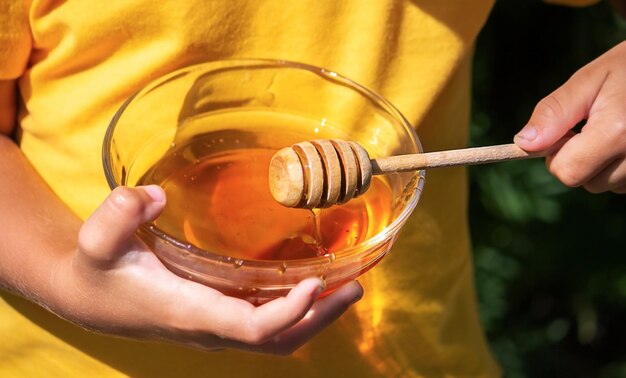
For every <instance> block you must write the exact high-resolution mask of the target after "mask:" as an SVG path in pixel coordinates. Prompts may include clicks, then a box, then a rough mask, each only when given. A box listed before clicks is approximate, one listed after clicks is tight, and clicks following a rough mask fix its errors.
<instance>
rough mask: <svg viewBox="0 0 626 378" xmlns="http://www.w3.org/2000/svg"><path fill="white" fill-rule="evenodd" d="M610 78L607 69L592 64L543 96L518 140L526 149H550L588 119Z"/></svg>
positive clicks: (517, 136) (519, 134)
mask: <svg viewBox="0 0 626 378" xmlns="http://www.w3.org/2000/svg"><path fill="white" fill-rule="evenodd" d="M606 77H607V72H606V70H605V69H596V65H594V64H589V65H587V66H585V67H583V68H582V69H580V70H579V71H578V72H576V73H575V74H574V75H572V77H571V78H570V79H569V80H568V81H567V82H565V84H563V85H562V86H561V87H559V88H558V89H557V90H555V91H554V92H552V93H551V94H550V95H548V96H547V97H545V98H543V99H542V100H541V101H539V103H538V104H537V106H536V107H535V109H534V111H533V113H532V115H531V117H530V120H529V121H528V123H527V124H526V126H524V128H523V129H522V130H521V131H520V132H519V133H518V134H517V135H516V136H515V138H514V141H515V143H516V144H517V145H518V146H519V147H520V148H522V149H524V150H527V151H541V150H545V149H547V148H549V147H550V146H552V144H554V143H555V142H556V141H558V140H559V139H560V138H561V137H563V136H564V135H565V134H566V133H567V131H568V130H571V129H572V128H573V127H574V126H576V125H577V124H578V123H579V122H581V121H582V120H584V119H586V118H587V117H588V116H589V114H590V110H591V107H592V106H593V104H594V101H595V99H596V96H597V95H598V93H599V92H600V90H601V88H602V86H603V84H604V82H605V80H606Z"/></svg>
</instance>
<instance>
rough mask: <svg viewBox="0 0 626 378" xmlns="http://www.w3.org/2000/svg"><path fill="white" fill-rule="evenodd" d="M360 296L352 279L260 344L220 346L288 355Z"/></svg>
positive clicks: (359, 288) (225, 343)
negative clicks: (282, 330) (292, 324)
mask: <svg viewBox="0 0 626 378" xmlns="http://www.w3.org/2000/svg"><path fill="white" fill-rule="evenodd" d="M362 296H363V288H362V287H361V285H360V284H359V283H358V282H356V281H353V282H350V283H348V284H346V285H343V286H342V287H341V288H339V289H338V290H337V291H335V292H333V293H332V294H330V295H328V296H327V297H324V298H322V299H320V300H318V301H317V302H315V304H314V305H313V307H312V308H311V310H310V311H309V312H308V313H307V315H306V316H305V317H304V318H303V319H302V320H301V321H300V322H298V323H297V324H295V325H294V326H293V327H291V328H289V329H288V330H286V331H285V332H282V333H279V334H278V335H276V336H274V337H273V338H272V339H271V340H270V341H268V342H266V343H263V344H261V345H247V344H242V343H240V342H235V341H228V340H225V342H224V343H223V346H225V347H227V348H231V349H243V350H247V351H251V352H258V353H266V354H277V355H289V354H291V353H293V352H294V351H296V350H297V349H298V348H299V347H301V346H302V345H304V344H305V343H306V342H307V341H309V340H310V339H312V338H313V337H314V336H315V335H317V334H318V333H319V332H321V331H322V330H323V329H325V328H326V327H328V326H329V325H330V324H331V323H333V322H334V321H335V320H337V318H339V317H340V316H341V315H342V314H343V313H344V312H345V311H346V310H347V309H348V308H349V307H350V306H351V305H352V304H354V303H356V302H357V301H358V300H360V299H361V297H362Z"/></svg>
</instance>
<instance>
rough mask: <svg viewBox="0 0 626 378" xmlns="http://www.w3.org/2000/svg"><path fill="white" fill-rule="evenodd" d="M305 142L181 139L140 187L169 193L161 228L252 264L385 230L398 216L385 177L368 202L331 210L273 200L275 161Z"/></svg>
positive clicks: (248, 136) (243, 135)
mask: <svg viewBox="0 0 626 378" xmlns="http://www.w3.org/2000/svg"><path fill="white" fill-rule="evenodd" d="M242 129H243V130H246V131H242ZM255 130H256V131H255ZM268 133H270V135H268ZM298 138H300V140H302V136H301V135H297V136H296V135H293V134H289V133H288V132H280V133H277V132H273V131H272V128H271V127H269V126H268V127H258V125H256V127H254V128H253V129H246V128H245V127H240V128H239V129H234V128H233V129H226V130H222V131H216V132H207V133H203V134H200V135H194V136H193V137H191V138H187V139H184V140H182V141H181V140H177V141H176V142H175V143H173V144H172V146H171V147H170V149H169V150H168V151H167V152H166V153H165V155H164V156H163V157H162V158H161V159H160V160H159V161H158V162H157V163H156V164H154V165H153V166H152V168H150V169H149V170H148V172H147V173H146V174H145V175H144V176H143V177H142V178H141V180H140V181H139V183H138V184H140V185H142V184H158V185H160V186H161V187H162V188H163V189H164V190H165V192H166V195H167V205H166V207H165V209H164V211H163V212H162V214H161V215H160V216H159V217H158V218H157V219H156V221H155V222H154V224H155V226H156V227H158V228H159V229H161V230H162V231H165V232H167V233H169V234H170V235H172V236H174V237H175V238H177V239H179V240H181V241H182V242H184V243H189V244H192V245H194V246H196V247H198V248H201V249H203V250H206V251H209V252H213V253H217V254H220V255H225V256H230V257H234V258H238V259H253V260H293V259H303V258H310V257H316V256H320V255H327V254H331V255H332V254H334V253H336V252H337V251H340V250H342V249H345V248H347V247H351V246H354V245H356V244H358V243H360V242H362V241H364V240H366V239H368V238H370V237H372V236H373V235H376V234H378V233H379V232H380V231H382V229H383V228H384V227H385V226H387V225H388V223H389V219H390V217H391V216H392V214H391V212H392V193H391V189H390V186H389V183H388V182H387V181H386V179H385V178H383V177H374V179H373V181H372V185H371V187H370V189H369V190H368V191H367V192H366V193H365V194H364V195H362V196H361V197H358V198H356V199H353V200H351V201H349V202H348V203H346V204H343V205H336V206H332V207H330V208H327V209H316V210H314V211H311V210H306V209H294V208H287V207H284V206H282V205H280V204H279V203H277V202H276V201H275V200H274V199H273V198H272V196H271V194H270V191H269V181H268V180H269V179H268V169H269V163H270V159H271V158H272V156H273V155H274V153H275V152H276V151H277V150H278V149H279V148H281V147H285V146H288V145H290V144H291V143H294V142H297V141H299V140H298ZM314 138H315V137H313V138H309V139H314ZM267 141H271V143H268V142H267ZM268 144H271V145H272V146H268Z"/></svg>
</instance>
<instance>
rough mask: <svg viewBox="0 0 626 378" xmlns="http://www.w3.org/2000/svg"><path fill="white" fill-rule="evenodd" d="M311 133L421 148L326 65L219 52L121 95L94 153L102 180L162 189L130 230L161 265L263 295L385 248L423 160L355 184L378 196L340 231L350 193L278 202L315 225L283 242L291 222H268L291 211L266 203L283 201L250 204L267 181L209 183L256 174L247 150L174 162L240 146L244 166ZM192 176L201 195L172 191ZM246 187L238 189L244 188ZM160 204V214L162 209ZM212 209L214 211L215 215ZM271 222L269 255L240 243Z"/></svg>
mask: <svg viewBox="0 0 626 378" xmlns="http://www.w3.org/2000/svg"><path fill="white" fill-rule="evenodd" d="M319 138H339V139H345V140H353V141H356V142H358V143H360V144H361V145H362V146H363V147H365V149H366V150H367V151H368V153H369V154H370V157H371V158H376V157H380V156H389V155H395V154H409V153H418V152H421V151H422V148H421V145H420V143H419V139H418V137H417V135H416V134H415V132H414V130H413V128H412V127H411V125H410V124H409V123H408V122H407V121H406V120H405V119H404V117H403V116H402V115H401V114H400V112H399V111H398V110H397V109H396V108H395V107H394V106H393V105H392V104H390V103H389V102H388V101H386V100H385V99H383V98H382V97H381V96H379V95H377V94H376V93H374V92H372V91H371V90H369V89H367V88H365V87H363V86H361V85H359V84H357V83H355V82H353V81H351V80H349V79H347V78H345V77H343V76H341V75H339V74H337V73H335V72H332V71H328V70H325V69H323V68H318V67H313V66H310V65H306V64H301V63H294V62H287V61H274V60H227V61H217V62H209V63H204V64H200V65H195V66H189V67H186V68H183V69H180V70H178V71H176V72H173V73H171V74H169V75H166V76H164V77H162V78H160V79H158V80H156V81H154V82H152V83H151V84H149V85H147V86H146V87H145V88H143V89H142V90H140V91H139V92H138V93H136V94H135V95H134V96H132V97H131V98H129V99H128V100H127V101H126V102H125V103H124V104H123V105H122V106H121V108H120V109H119V110H118V111H117V113H116V114H115V116H114V118H113V119H112V121H111V123H110V125H109V127H108V129H107V132H106V135H105V139H104V143H103V151H102V152H103V165H104V172H105V175H106V179H107V181H108V184H109V186H110V187H111V188H112V189H113V188H115V187H117V186H120V185H123V186H137V185H143V184H147V183H157V184H161V185H162V186H163V187H164V189H165V190H166V194H167V204H166V210H165V211H164V214H166V215H161V216H160V217H159V218H157V220H156V221H154V222H151V223H148V224H145V225H142V226H141V227H140V228H139V230H138V232H137V233H138V235H139V237H140V238H141V239H142V240H143V241H144V242H145V243H146V244H147V245H148V246H149V247H150V248H151V250H152V251H153V252H154V253H155V254H156V255H157V256H158V257H159V259H160V260H161V261H162V262H163V264H164V265H165V266H166V267H167V268H168V269H170V270H171V271H172V272H174V273H176V274H178V275H180V276H181V277H185V278H187V279H190V280H194V281H197V282H200V283H203V284H205V285H208V286H210V287H213V288H215V289H217V290H220V291H221V292H223V293H225V294H227V295H231V296H236V297H240V298H244V299H246V300H249V301H250V302H253V303H263V302H265V301H267V300H270V299H273V298H276V297H279V296H284V295H285V294H286V293H287V292H288V291H289V290H290V289H291V288H293V287H294V286H295V285H296V284H297V283H298V282H300V281H301V280H303V279H305V278H307V277H312V276H319V277H322V278H323V279H324V280H325V282H326V291H325V293H324V294H327V293H330V292H332V291H333V290H335V289H336V288H338V287H339V286H341V285H342V284H343V283H345V282H347V281H350V280H354V279H356V278H358V277H359V276H360V275H362V274H363V273H365V272H366V271H367V270H369V269H370V268H372V267H373V266H374V265H375V264H376V263H378V262H379V261H380V260H381V259H382V258H383V257H384V256H385V254H386V253H387V252H388V251H389V249H390V248H391V246H392V244H393V243H394V241H395V239H396V237H397V235H398V232H399V231H400V228H401V227H402V225H403V224H404V223H405V221H406V219H407V217H408V216H409V215H410V213H411V212H412V211H413V209H414V208H415V206H416V204H417V202H418V200H419V197H420V194H421V191H422V187H423V185H424V176H425V174H424V172H423V171H419V172H410V173H395V174H390V175H386V176H385V177H384V178H381V180H383V181H381V185H379V187H380V188H382V189H381V190H383V191H384V193H383V194H385V193H386V197H385V196H383V195H381V194H380V193H377V192H375V191H373V190H372V189H370V190H369V191H368V192H367V193H365V194H363V195H362V196H361V198H364V199H363V200H362V201H363V203H364V204H366V203H369V202H367V201H378V202H381V203H382V205H381V207H376V206H369V205H367V206H366V205H363V207H362V208H359V211H360V213H359V214H361V216H360V217H355V218H350V219H349V221H350V222H353V223H350V224H347V223H345V222H344V223H345V224H343V223H342V224H341V225H340V226H341V227H346V229H345V232H346V235H352V234H351V232H352V231H353V229H352V228H351V227H352V226H354V230H357V229H358V230H359V232H358V233H355V235H356V236H354V238H353V239H350V238H348V236H345V237H344V236H341V234H340V232H344V230H343V229H340V228H339V227H340V226H337V227H335V225H336V224H337V225H338V224H339V223H338V222H337V221H336V219H342V218H341V215H337V214H340V212H341V211H344V210H346V209H347V210H349V209H350V206H356V205H352V204H351V203H352V201H359V200H360V199H355V200H352V201H350V202H349V203H348V204H345V205H341V206H333V207H332V208H329V209H323V210H317V211H314V212H311V211H310V210H293V209H290V211H291V210H293V211H308V212H309V213H307V214H308V217H309V218H310V219H311V220H312V221H311V222H312V224H313V226H312V227H313V228H314V236H316V240H315V242H314V243H311V242H310V240H308V239H307V238H306V237H301V238H300V239H297V240H299V241H300V244H298V245H297V243H296V244H293V243H294V240H296V238H295V237H294V236H293V235H291V234H289V233H291V232H293V230H291V231H289V232H285V233H286V234H289V235H284V236H282V235H280V232H282V231H281V230H282V229H281V228H280V227H278V226H276V227H274V226H272V225H277V224H281V225H282V226H281V227H287V228H289V227H292V228H293V227H296V228H297V227H300V226H298V223H297V222H298V221H296V218H297V217H300V216H301V214H300V213H298V214H296V215H297V216H294V217H293V218H292V216H291V215H289V214H288V215H283V216H282V218H281V219H280V220H281V222H282V223H271V222H273V220H272V216H274V215H273V214H274V213H281V212H282V211H283V210H277V209H274V208H272V210H263V209H260V208H259V209H257V208H255V206H256V202H254V201H256V199H257V198H260V197H261V196H264V193H265V191H267V192H268V193H269V187H268V188H264V186H265V185H264V184H258V185H254V186H252V185H251V186H250V187H249V188H248V189H246V190H243V191H242V193H244V194H243V195H241V194H238V195H237V196H235V197H234V198H231V196H229V195H230V194H231V193H232V192H233V190H232V189H231V190H226V189H222V190H221V191H219V193H220V194H219V195H218V194H217V193H218V190H217V189H216V188H218V186H219V187H221V186H223V185H225V184H224V183H225V182H226V180H228V178H229V177H230V178H234V179H237V180H240V179H247V178H248V176H251V175H254V176H255V177H256V176H257V173H258V176H259V177H261V178H262V177H263V175H266V174H267V171H266V165H265V163H264V161H261V160H257V159H256V157H251V158H250V159H249V161H250V162H252V161H254V162H259V161H260V163H258V164H257V163H255V164H256V165H254V164H253V165H252V166H254V167H255V168H254V169H255V171H251V173H250V174H242V173H237V174H232V175H230V176H229V175H228V174H225V173H223V171H219V170H220V169H221V168H224V167H225V169H226V168H229V167H231V163H229V162H226V163H225V164H224V165H222V166H216V165H213V166H212V167H213V170H212V171H211V173H207V174H205V176H202V174H201V175H200V177H196V176H194V175H191V177H188V176H189V175H188V174H187V173H184V174H183V173H181V169H182V168H181V167H182V165H181V162H183V163H185V164H186V163H189V164H191V165H194V164H196V165H197V164H201V160H202V159H204V157H205V156H213V157H215V156H220V157H222V156H231V155H232V154H235V155H237V154H241V155H242V156H244V158H243V159H242V160H243V162H244V163H246V167H248V166H249V164H247V160H248V159H246V158H245V156H248V154H250V153H253V152H254V151H262V153H264V154H267V152H268V151H269V152H272V151H277V150H279V149H280V148H283V147H286V146H289V145H291V144H293V143H297V142H299V141H302V140H312V139H319ZM250 156H251V155H250ZM202 161H204V160H202ZM242 164H243V163H242ZM216 169H217V170H216ZM229 169H230V168H229ZM174 174H178V175H179V176H181V177H183V176H184V177H185V179H188V180H190V182H186V184H184V185H181V184H180V183H178V184H176V183H174V184H172V183H171V182H170V181H168V180H169V179H168V178H167V177H170V176H169V175H174ZM194 180H197V182H201V181H202V182H204V181H206V182H210V189H206V188H204V187H203V188H202V189H201V190H200V189H194V190H195V193H196V194H198V193H200V194H202V195H204V194H205V193H208V192H210V196H211V199H210V201H211V202H206V203H205V200H194V199H193V197H192V195H190V194H189V193H187V192H181V193H176V192H175V191H174V190H179V189H180V188H183V187H186V186H187V184H189V185H191V181H194ZM259 182H261V181H259ZM180 190H183V189H180ZM370 191H372V193H371V194H370V193H369V192H370ZM248 192H249V193H250V195H246V193H248ZM259 193H260V194H259ZM381 193H382V192H381ZM368 195H369V200H366V196H368ZM220 196H221V197H220ZM354 203H357V202H354ZM379 205H380V204H379ZM268 206H269V205H268ZM359 206H361V205H359ZM174 209H175V210H174ZM199 209H200V210H201V211H204V213H201V214H202V215H194V216H191V215H190V214H192V213H195V212H196V211H200V210H199ZM218 213H219V214H218ZM167 214H169V215H167ZM290 214H291V213H290ZM327 214H332V217H331V215H327ZM170 215H171V219H169V220H162V218H167V217H168V216H170ZM244 215H245V217H244ZM213 216H217V217H218V218H219V217H225V218H219V219H218V218H216V219H217V220H216V219H213V218H212V217H213ZM178 218H180V219H178ZM182 218H184V220H181V219H182ZM285 218H287V220H286V221H285ZM309 218H306V219H309ZM224 219H226V220H224ZM233 219H234V220H233ZM277 219H278V218H277ZM291 219H293V222H292V221H291ZM303 219H304V218H303ZM331 219H332V220H331ZM346 219H348V218H346ZM283 221H284V222H283ZM228 222H231V223H228ZM237 222H239V223H237ZM263 222H265V224H264V226H263V227H265V228H260V229H257V224H259V223H263ZM268 222H270V223H268ZM307 222H308V221H307ZM333 222H334V223H333ZM320 223H321V224H322V227H321V228H320V227H319V225H320ZM181 224H182V226H181ZM172 225H174V226H172ZM239 225H240V226H239ZM307 227H308V226H307ZM287 228H286V229H287ZM181 230H182V231H181ZM190 230H191V231H190ZM188 231H189V232H188ZM192 231H193V232H192ZM307 232H308V231H307ZM276 233H278V235H277V237H280V238H284V240H285V243H286V244H285V243H283V244H281V245H286V246H287V247H285V248H282V249H281V251H282V252H281V253H280V254H273V255H272V256H271V258H267V257H266V256H269V255H264V254H260V253H259V254H253V255H246V254H245V252H246V249H255V248H256V247H257V246H258V245H262V244H263V243H265V242H266V239H268V240H270V239H271V238H270V237H269V236H268V235H269V234H276ZM327 234H328V235H333V236H332V238H333V239H332V240H333V243H334V244H333V246H332V247H328V248H327V247H326V246H325V239H324V236H325V235H327ZM336 235H339V236H337V237H335V236H336ZM318 236H319V238H318ZM272 237H276V235H274V236H272ZM201 239H203V240H204V241H203V242H200V240H201ZM309 239H310V238H309ZM335 239H337V240H339V241H338V242H337V240H335ZM271 240H272V241H271V243H274V240H273V239H271ZM281 240H283V239H281ZM307 240H308V241H307ZM329 240H330V239H329ZM268 243H269V242H268ZM271 243H270V244H271ZM290 243H291V244H290ZM302 243H304V244H306V243H309V244H306V246H307V247H311V244H314V245H315V247H316V248H317V249H315V253H313V254H310V255H293V256H292V255H290V250H291V249H294V250H295V249H297V248H299V247H302V245H304V244H302ZM226 245H228V246H231V245H235V246H236V247H237V248H239V249H237V248H235V249H233V250H237V251H238V252H237V253H230V251H229V250H228V249H226V250H225V249H224V248H223V247H224V246H226ZM271 245H275V243H274V244H271ZM296 245H297V246H296ZM253 247H254V248H253ZM270 250H271V248H270ZM310 250H311V248H308V251H309V252H310ZM272 251H274V250H272ZM239 252H241V253H239ZM272 253H273V252H272Z"/></svg>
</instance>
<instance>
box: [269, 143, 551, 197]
mask: <svg viewBox="0 0 626 378" xmlns="http://www.w3.org/2000/svg"><path fill="white" fill-rule="evenodd" d="M547 154H548V151H540V152H527V151H524V150H522V149H521V148H519V147H517V146H516V145H515V144H503V145H497V146H487V147H475V148H465V149H458V150H448V151H439V152H427V153H419V154H410V155H397V156H390V157H384V158H377V159H373V160H370V157H369V155H368V153H367V151H365V149H364V148H363V147H362V146H361V145H359V144H357V143H356V142H352V141H343V140H338V139H332V140H328V139H320V140H313V141H310V142H300V143H296V144H294V145H293V146H291V147H286V148H283V149H281V150H279V151H278V152H276V154H275V155H274V157H273V158H272V160H271V162H270V169H269V182H270V192H271V193H272V196H273V197H274V199H275V200H276V201H278V202H279V203H281V204H283V205H284V206H288V207H299V208H306V209H312V208H323V207H329V206H332V205H335V204H341V203H345V202H347V201H349V200H351V199H352V198H355V197H357V196H359V195H361V194H363V193H365V192H366V191H367V189H368V188H369V186H370V182H371V180H372V175H380V174H385V173H392V172H409V171H416V170H420V169H426V168H438V167H451V166H458V165H474V164H484V163H494V162H500V161H508V160H517V159H527V158H532V157H541V156H546V155H547Z"/></svg>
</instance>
